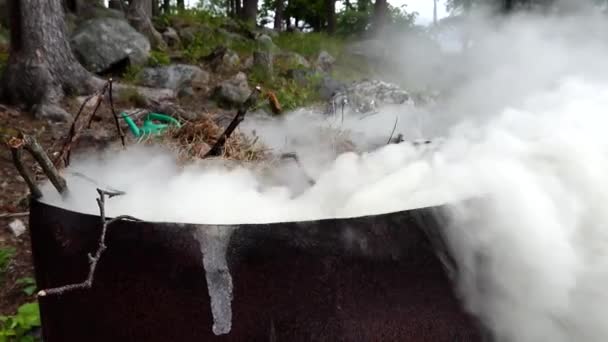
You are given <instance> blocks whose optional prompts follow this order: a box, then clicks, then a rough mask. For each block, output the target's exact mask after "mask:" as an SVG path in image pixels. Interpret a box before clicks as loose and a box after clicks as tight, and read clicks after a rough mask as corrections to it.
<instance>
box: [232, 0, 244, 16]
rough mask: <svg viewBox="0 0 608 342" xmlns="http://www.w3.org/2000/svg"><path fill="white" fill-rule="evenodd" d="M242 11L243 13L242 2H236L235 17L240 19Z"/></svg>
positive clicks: (236, 0) (239, 0) (238, 0)
mask: <svg viewBox="0 0 608 342" xmlns="http://www.w3.org/2000/svg"><path fill="white" fill-rule="evenodd" d="M242 11H243V6H242V5H241V0H234V15H235V16H236V17H238V18H240V17H241V12H242Z"/></svg>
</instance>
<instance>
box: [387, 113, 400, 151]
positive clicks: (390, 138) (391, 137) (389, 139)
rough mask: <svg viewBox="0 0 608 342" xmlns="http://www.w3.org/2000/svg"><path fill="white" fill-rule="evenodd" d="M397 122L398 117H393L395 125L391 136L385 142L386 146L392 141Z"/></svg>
mask: <svg viewBox="0 0 608 342" xmlns="http://www.w3.org/2000/svg"><path fill="white" fill-rule="evenodd" d="M397 121H399V117H398V116H395V125H394V126H393V131H392V132H391V136H390V137H388V141H387V142H386V144H387V145H388V144H390V143H391V141H392V140H393V134H395V129H396V128H397Z"/></svg>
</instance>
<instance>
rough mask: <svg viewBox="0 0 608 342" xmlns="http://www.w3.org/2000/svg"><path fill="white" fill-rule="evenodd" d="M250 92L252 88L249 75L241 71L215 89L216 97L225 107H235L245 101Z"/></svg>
mask: <svg viewBox="0 0 608 342" xmlns="http://www.w3.org/2000/svg"><path fill="white" fill-rule="evenodd" d="M250 94H251V89H250V88H249V84H248V83H247V76H246V75H245V74H244V73H242V72H239V73H238V74H236V75H235V76H234V77H233V78H231V79H229V80H226V81H224V82H222V83H221V84H220V85H219V86H218V87H217V88H216V89H215V92H214V98H215V99H216V101H218V104H219V105H221V106H223V107H234V106H237V105H239V104H242V103H244V102H245V101H246V100H247V98H248V97H249V95H250Z"/></svg>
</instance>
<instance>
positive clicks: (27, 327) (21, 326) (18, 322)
mask: <svg viewBox="0 0 608 342" xmlns="http://www.w3.org/2000/svg"><path fill="white" fill-rule="evenodd" d="M37 327H40V309H39V307H38V303H37V302H31V303H25V304H23V305H21V306H20V307H19V309H17V313H16V314H15V315H11V316H0V342H34V341H36V339H35V338H34V337H33V336H32V335H30V334H29V333H30V332H31V331H32V329H34V328H37Z"/></svg>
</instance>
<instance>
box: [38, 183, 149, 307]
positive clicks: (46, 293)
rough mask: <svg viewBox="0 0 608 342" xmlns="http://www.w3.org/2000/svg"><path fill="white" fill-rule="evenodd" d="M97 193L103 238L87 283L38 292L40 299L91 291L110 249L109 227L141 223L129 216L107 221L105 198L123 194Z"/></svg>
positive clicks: (102, 191) (100, 239)
mask: <svg viewBox="0 0 608 342" xmlns="http://www.w3.org/2000/svg"><path fill="white" fill-rule="evenodd" d="M97 193H98V194H99V198H97V205H98V206H99V216H100V217H101V224H102V228H101V236H100V237H99V244H98V246H97V251H96V252H95V255H94V256H92V255H91V254H90V253H89V254H88V257H89V264H90V266H89V274H88V275H87V278H86V280H85V281H83V282H81V283H76V284H69V285H64V286H60V287H55V288H51V289H46V290H41V291H39V292H38V296H39V297H45V296H52V295H62V294H65V293H67V292H71V291H74V290H83V289H90V288H91V287H92V286H93V281H94V280H95V269H96V268H97V263H99V259H100V258H101V255H102V254H103V252H104V251H105V250H106V249H107V248H108V247H107V246H106V233H107V231H108V227H109V226H110V225H111V224H112V223H114V222H117V221H122V220H128V221H141V220H140V219H137V218H134V217H132V216H128V215H122V216H117V217H115V218H113V219H111V220H106V211H105V198H106V196H108V198H112V197H114V196H119V195H121V194H122V193H119V192H111V191H105V190H101V189H97Z"/></svg>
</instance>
